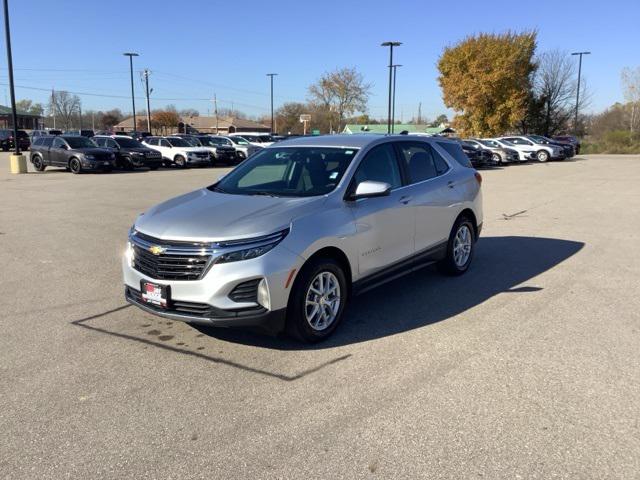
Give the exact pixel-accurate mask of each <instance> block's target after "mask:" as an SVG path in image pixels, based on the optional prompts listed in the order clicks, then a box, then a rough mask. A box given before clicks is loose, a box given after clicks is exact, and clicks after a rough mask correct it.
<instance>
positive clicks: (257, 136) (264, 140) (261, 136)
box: [228, 132, 273, 147]
mask: <svg viewBox="0 0 640 480" xmlns="http://www.w3.org/2000/svg"><path fill="white" fill-rule="evenodd" d="M228 136H229V137H241V138H244V139H245V140H246V141H248V142H249V143H252V144H253V145H257V146H259V147H268V146H269V145H271V144H272V143H273V140H272V139H271V135H269V134H268V133H259V132H255V133H254V132H243V133H230V134H229V135H228Z"/></svg>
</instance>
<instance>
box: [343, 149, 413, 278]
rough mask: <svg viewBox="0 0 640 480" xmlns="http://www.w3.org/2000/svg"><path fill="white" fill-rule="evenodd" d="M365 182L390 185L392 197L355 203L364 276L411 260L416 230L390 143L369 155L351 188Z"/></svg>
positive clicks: (366, 199)
mask: <svg viewBox="0 0 640 480" xmlns="http://www.w3.org/2000/svg"><path fill="white" fill-rule="evenodd" d="M365 180H373V181H376V182H385V183H388V184H389V185H391V194H390V195H389V196H386V197H375V198H363V199H360V200H356V201H355V202H354V203H353V214H354V217H355V223H356V231H357V238H358V245H359V256H358V267H359V274H360V276H361V277H366V276H368V275H371V274H373V273H376V272H377V271H378V270H381V269H383V268H384V267H388V266H391V265H393V264H394V263H396V262H399V261H401V260H403V259H405V258H407V257H410V256H411V255H412V254H413V252H414V243H413V242H414V230H415V217H414V211H413V209H412V208H411V199H410V198H408V196H407V194H406V192H405V191H404V190H405V189H404V188H402V175H401V173H400V166H399V163H398V159H397V157H396V152H395V149H394V148H393V145H392V144H391V143H385V144H382V145H378V146H376V147H374V148H373V149H372V150H371V151H370V152H368V153H367V154H366V156H365V157H364V159H363V160H362V161H361V162H360V165H359V166H358V169H357V170H356V173H355V174H354V176H353V180H352V187H353V188H355V187H356V186H357V185H358V184H359V183H360V182H363V181H365Z"/></svg>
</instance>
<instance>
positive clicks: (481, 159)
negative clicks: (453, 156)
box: [455, 139, 498, 168]
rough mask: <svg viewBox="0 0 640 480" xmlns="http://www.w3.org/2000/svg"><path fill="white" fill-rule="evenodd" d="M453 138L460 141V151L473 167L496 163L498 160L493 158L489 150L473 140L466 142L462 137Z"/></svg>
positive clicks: (490, 165)
mask: <svg viewBox="0 0 640 480" xmlns="http://www.w3.org/2000/svg"><path fill="white" fill-rule="evenodd" d="M455 140H456V141H457V142H458V143H460V146H461V147H462V151H463V152H464V153H465V154H466V155H467V157H469V160H470V161H471V165H473V167H474V168H486V167H494V166H496V165H498V162H496V161H495V160H494V159H493V155H492V154H491V152H490V151H489V150H487V149H484V148H482V146H480V145H478V144H476V143H474V142H467V141H466V140H462V139H455Z"/></svg>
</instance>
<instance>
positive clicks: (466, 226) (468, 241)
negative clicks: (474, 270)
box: [438, 216, 476, 276]
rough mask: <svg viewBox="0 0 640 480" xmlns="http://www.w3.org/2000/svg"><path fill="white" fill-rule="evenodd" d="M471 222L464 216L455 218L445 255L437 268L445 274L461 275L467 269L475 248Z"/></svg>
mask: <svg viewBox="0 0 640 480" xmlns="http://www.w3.org/2000/svg"><path fill="white" fill-rule="evenodd" d="M474 231H475V229H474V228H473V223H471V220H469V219H468V218H467V217H465V216H461V217H459V218H458V220H456V223H455V225H454V226H453V228H452V229H451V234H450V235H449V241H448V242H447V256H446V257H445V258H444V259H443V260H441V261H440V263H439V264H438V268H439V269H440V271H441V272H442V273H444V274H446V275H453V276H456V275H462V274H463V273H464V272H466V271H467V270H468V269H469V265H471V260H472V259H473V253H474V250H475V243H476V242H475V238H474Z"/></svg>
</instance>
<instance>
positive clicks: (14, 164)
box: [4, 0, 27, 173]
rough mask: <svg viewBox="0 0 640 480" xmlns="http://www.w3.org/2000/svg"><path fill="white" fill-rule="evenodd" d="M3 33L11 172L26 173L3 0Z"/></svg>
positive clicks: (9, 32) (6, 14)
mask: <svg viewBox="0 0 640 480" xmlns="http://www.w3.org/2000/svg"><path fill="white" fill-rule="evenodd" d="M4 33H5V43H6V45H7V70H8V72H9V92H10V94H11V116H12V117H13V146H14V152H13V155H11V158H10V171H11V173H27V162H26V160H25V158H24V156H23V155H21V154H20V145H19V144H18V112H17V110H16V92H15V90H14V85H13V58H12V56H11V30H10V29H9V4H8V0H4Z"/></svg>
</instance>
